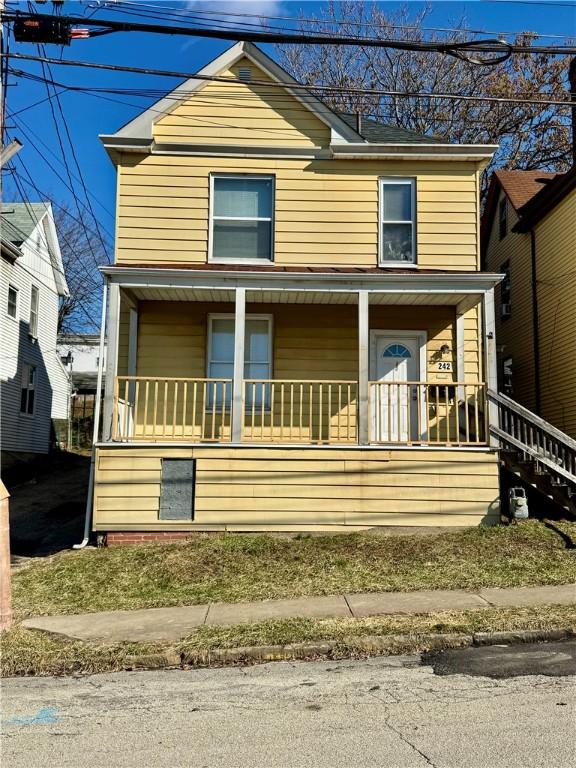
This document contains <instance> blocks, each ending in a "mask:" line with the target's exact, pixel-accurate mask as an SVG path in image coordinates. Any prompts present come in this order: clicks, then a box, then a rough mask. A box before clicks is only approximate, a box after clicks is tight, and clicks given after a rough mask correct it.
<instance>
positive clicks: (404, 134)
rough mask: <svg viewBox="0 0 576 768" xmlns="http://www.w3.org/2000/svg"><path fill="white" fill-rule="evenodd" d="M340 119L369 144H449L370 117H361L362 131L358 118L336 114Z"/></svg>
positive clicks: (345, 114) (342, 113)
mask: <svg viewBox="0 0 576 768" xmlns="http://www.w3.org/2000/svg"><path fill="white" fill-rule="evenodd" d="M336 114H337V115H338V117H339V118H341V119H342V120H344V122H345V123H347V124H348V125H349V126H350V127H351V128H354V130H355V131H357V132H358V133H359V134H360V135H361V136H362V137H363V138H364V139H366V141H367V142H368V143H369V144H449V143H450V142H447V141H445V140H444V139H438V138H435V137H434V136H425V135H424V134H423V133H416V131H409V130H408V129H407V128H399V127H398V126H396V125H388V124H386V123H380V122H378V121H377V120H373V119H372V118H370V117H364V116H361V117H360V130H358V116H357V115H352V114H349V113H346V112H336Z"/></svg>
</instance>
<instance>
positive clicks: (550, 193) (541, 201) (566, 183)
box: [514, 166, 576, 232]
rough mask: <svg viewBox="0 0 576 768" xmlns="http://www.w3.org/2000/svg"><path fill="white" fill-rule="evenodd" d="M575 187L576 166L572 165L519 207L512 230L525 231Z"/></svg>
mask: <svg viewBox="0 0 576 768" xmlns="http://www.w3.org/2000/svg"><path fill="white" fill-rule="evenodd" d="M575 188H576V166H573V167H572V168H571V170H569V171H568V173H559V174H556V175H555V176H554V178H553V179H552V181H550V183H549V184H546V186H544V187H543V188H542V189H541V190H540V191H539V192H538V193H537V194H536V195H533V196H532V197H531V198H530V200H528V201H527V202H526V203H525V204H524V205H523V206H522V208H520V210H519V211H518V213H519V215H520V221H519V222H518V223H517V224H516V226H515V227H514V231H515V232H527V231H528V230H529V229H531V228H532V227H533V226H534V224H537V223H538V222H539V221H540V220H541V219H543V218H544V216H546V214H547V213H550V211H551V210H553V209H554V208H555V207H556V206H557V205H558V204H559V203H561V202H562V200H564V198H565V197H566V196H567V195H568V194H569V193H570V192H571V191H572V190H573V189H575Z"/></svg>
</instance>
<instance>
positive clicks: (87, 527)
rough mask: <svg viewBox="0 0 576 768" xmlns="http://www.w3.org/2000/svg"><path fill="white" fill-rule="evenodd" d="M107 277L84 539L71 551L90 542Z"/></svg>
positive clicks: (105, 290)
mask: <svg viewBox="0 0 576 768" xmlns="http://www.w3.org/2000/svg"><path fill="white" fill-rule="evenodd" d="M109 279H110V278H108V277H106V279H105V280H104V287H103V288H102V314H101V316H100V347H99V355H100V358H99V360H98V379H97V382H96V402H95V403H94V427H93V429H92V455H91V457H90V476H89V479H88V496H87V498H86V512H85V517H84V538H83V539H82V541H81V542H80V544H74V545H73V546H72V549H84V547H85V546H86V545H87V544H88V542H89V541H90V523H91V522H92V498H93V495H94V471H95V464H96V445H97V443H98V428H99V426H100V408H101V403H102V379H103V375H104V344H105V339H106V302H107V300H108V282H109Z"/></svg>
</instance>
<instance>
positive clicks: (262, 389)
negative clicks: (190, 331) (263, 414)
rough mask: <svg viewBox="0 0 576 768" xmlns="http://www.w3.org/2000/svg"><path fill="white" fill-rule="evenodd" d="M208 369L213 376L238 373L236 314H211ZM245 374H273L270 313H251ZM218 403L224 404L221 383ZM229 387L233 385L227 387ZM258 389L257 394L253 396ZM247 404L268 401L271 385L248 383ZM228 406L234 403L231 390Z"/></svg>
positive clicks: (250, 376) (265, 376) (262, 376)
mask: <svg viewBox="0 0 576 768" xmlns="http://www.w3.org/2000/svg"><path fill="white" fill-rule="evenodd" d="M207 368H208V371H207V375H208V378H209V379H231V378H232V377H233V375H234V315H211V316H210V318H209V324H208V365H207ZM244 378H245V379H257V380H263V379H270V378H272V318H271V317H270V316H267V315H248V316H247V317H246V329H245V336H244ZM217 389H218V392H217V395H216V396H217V398H219V402H218V403H217V404H218V405H220V404H221V398H222V394H221V388H220V387H218V388H217ZM227 389H228V390H229V388H227ZM252 389H254V396H252ZM247 390H248V391H247V392H246V406H247V407H251V406H252V401H254V403H255V405H256V406H258V405H262V398H265V404H266V403H267V402H268V399H269V398H268V390H269V386H268V385H265V384H260V385H256V386H255V387H254V388H252V387H248V388H247ZM226 400H227V401H226V403H225V404H226V406H227V407H229V406H230V402H229V400H230V392H229V391H228V392H227V396H226Z"/></svg>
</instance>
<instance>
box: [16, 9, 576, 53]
mask: <svg viewBox="0 0 576 768" xmlns="http://www.w3.org/2000/svg"><path fill="white" fill-rule="evenodd" d="M2 18H3V19H4V20H5V21H15V20H16V19H17V18H19V19H22V18H24V19H30V18H31V19H34V20H42V19H44V20H46V21H49V20H52V19H53V18H54V17H53V16H50V15H49V14H23V13H19V12H16V13H13V12H10V11H9V12H5V13H4V14H2ZM57 18H59V19H60V20H62V21H64V22H65V23H67V24H71V25H72V24H80V25H82V24H84V25H85V26H88V27H98V28H99V29H98V30H97V33H98V34H101V33H102V30H104V31H105V32H147V33H152V34H164V35H184V36H192V37H203V38H208V39H218V40H234V41H236V40H238V38H242V39H243V40H246V41H251V42H254V43H287V44H296V43H297V44H304V45H316V44H321V45H341V46H363V47H367V48H390V49H396V50H401V51H426V52H430V53H440V54H446V55H449V56H455V57H456V58H462V59H464V60H466V61H468V62H469V63H471V64H479V65H495V64H499V63H502V62H503V61H505V60H506V59H508V58H509V57H510V56H511V55H512V54H516V53H525V54H529V55H540V54H550V55H556V54H565V53H576V47H575V46H569V45H565V46H549V45H544V46H542V45H541V46H539V45H522V44H518V43H508V42H506V40H503V39H502V40H499V39H486V40H482V39H480V40H468V41H461V40H448V41H443V42H436V41H433V42H431V41H415V40H400V39H394V38H373V37H362V36H352V37H351V36H345V35H333V34H332V35H323V34H317V33H309V32H308V33H296V34H286V33H285V32H252V31H250V30H241V29H240V30H239V29H206V28H198V27H194V28H191V27H182V26H179V27H176V26H170V25H165V24H139V23H134V22H126V21H116V20H114V19H99V20H93V19H87V18H86V17H82V16H59V17H57ZM477 54H493V56H492V58H482V57H477V56H476V55H477Z"/></svg>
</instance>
